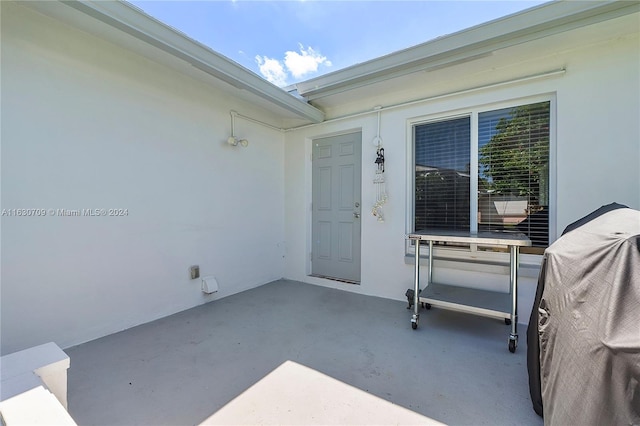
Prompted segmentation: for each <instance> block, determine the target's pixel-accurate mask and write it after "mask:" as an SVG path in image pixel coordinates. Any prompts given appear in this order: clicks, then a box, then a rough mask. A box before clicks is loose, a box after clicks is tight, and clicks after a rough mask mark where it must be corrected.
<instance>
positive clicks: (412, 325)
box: [411, 322, 418, 330]
mask: <svg viewBox="0 0 640 426" xmlns="http://www.w3.org/2000/svg"><path fill="white" fill-rule="evenodd" d="M411 328H413V329H414V330H415V329H416V328H418V323H417V322H412V323H411Z"/></svg>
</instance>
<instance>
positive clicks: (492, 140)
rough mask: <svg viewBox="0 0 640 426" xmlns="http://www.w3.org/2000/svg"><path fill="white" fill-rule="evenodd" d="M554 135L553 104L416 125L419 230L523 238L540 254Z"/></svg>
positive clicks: (544, 236)
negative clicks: (506, 234)
mask: <svg viewBox="0 0 640 426" xmlns="http://www.w3.org/2000/svg"><path fill="white" fill-rule="evenodd" d="M471 129H477V132H474V133H475V134H472V130H471ZM549 135H550V102H548V101H546V102H539V103H534V104H527V105H518V106H514V107H510V108H503V109H497V110H493V111H483V112H473V113H471V114H469V115H468V116H464V117H459V118H452V119H447V120H440V121H433V122H426V123H419V124H415V125H414V126H413V140H414V159H415V181H414V183H415V185H414V188H415V194H414V210H413V211H414V229H415V230H422V229H427V228H429V229H440V230H451V231H460V230H467V231H468V230H470V231H491V230H501V231H513V232H522V233H524V234H526V235H527V236H528V237H529V239H531V241H532V244H533V246H534V247H537V248H538V249H537V250H536V249H534V250H533V252H534V253H542V251H543V250H544V248H545V247H547V246H548V243H549ZM472 153H473V154H472ZM472 155H473V156H475V158H473V159H472ZM472 160H473V161H472Z"/></svg>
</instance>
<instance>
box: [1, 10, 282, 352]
mask: <svg viewBox="0 0 640 426" xmlns="http://www.w3.org/2000/svg"><path fill="white" fill-rule="evenodd" d="M231 109H234V110H237V111H240V112H244V113H247V114H249V115H251V116H253V117H255V118H258V119H260V118H262V119H269V118H270V117H269V116H266V117H265V116H264V112H262V111H260V110H258V109H256V108H254V107H253V106H251V105H248V104H242V103H239V101H237V100H234V99H233V98H232V97H230V96H228V95H225V94H222V93H221V92H218V91H216V90H214V89H212V88H211V87H209V86H207V85H205V84H203V83H201V82H197V81H195V80H192V79H189V78H186V77H184V76H181V75H179V74H178V73H177V72H174V71H172V70H170V69H168V68H166V67H163V66H160V65H157V64H155V63H153V62H151V61H148V60H146V59H143V58H141V57H139V56H137V55H135V54H133V53H130V52H128V51H126V50H123V49H120V48H118V47H115V46H114V45H111V44H109V43H107V42H104V41H102V40H100V39H97V38H95V37H92V36H90V35H87V34H85V33H82V32H80V31H77V30H74V29H71V28H69V27H66V26H65V25H63V24H61V23H59V22H57V21H55V20H52V19H50V18H47V17H44V16H42V15H39V14H38V13H36V12H34V11H32V10H30V9H27V8H24V7H22V6H19V5H16V4H12V3H4V4H3V5H2V206H1V207H2V209H20V208H29V209H46V210H48V209H70V210H75V209H102V208H104V209H110V208H119V209H127V210H128V215H127V216H124V217H53V216H52V215H51V214H47V216H46V217H12V216H3V217H2V234H1V239H2V276H1V278H2V281H1V296H2V298H1V299H2V318H1V319H2V321H1V322H2V330H1V333H0V334H1V336H2V353H10V352H13V351H16V350H20V349H24V348H27V347H30V346H34V345H37V344H41V343H44V342H49V341H55V342H56V343H57V344H58V345H60V346H61V347H63V348H65V347H68V346H71V345H74V344H78V343H81V342H84V341H87V340H91V339H94V338H97V337H100V336H104V335H106V334H110V333H113V332H116V331H119V330H122V329H126V328H129V327H132V326H135V325H137V324H141V323H144V322H148V321H151V320H153V319H156V318H159V317H163V316H166V315H169V314H172V313H175V312H178V311H181V310H184V309H187V308H190V307H193V306H195V305H198V304H202V303H206V302H208V301H211V300H215V299H216V298H219V297H224V296H226V295H230V294H233V293H237V292H239V291H242V290H245V289H248V288H252V287H255V286H258V285H261V284H264V283H266V282H269V281H272V280H274V279H278V278H280V277H282V276H283V270H284V269H283V268H284V263H283V262H284V260H283V253H284V242H283V235H284V230H283V228H284V212H283V207H284V164H283V158H284V154H283V135H282V133H281V132H277V131H272V130H269V129H267V128H264V127H259V126H256V125H254V124H252V123H249V122H246V121H244V122H240V121H238V122H237V123H236V133H237V134H238V135H239V136H242V137H246V138H247V139H249V141H250V145H249V147H248V148H242V147H235V148H234V147H230V146H228V145H226V144H225V141H226V139H227V137H228V136H229V135H230V132H231V124H230V118H229V111H230V110H231ZM196 264H197V265H199V266H200V272H201V275H203V276H204V275H214V276H215V277H217V279H218V282H219V284H220V291H219V292H218V293H217V294H214V295H204V294H203V293H202V292H201V291H200V280H190V278H189V266H190V265H196ZM248 265H250V267H247V266H248Z"/></svg>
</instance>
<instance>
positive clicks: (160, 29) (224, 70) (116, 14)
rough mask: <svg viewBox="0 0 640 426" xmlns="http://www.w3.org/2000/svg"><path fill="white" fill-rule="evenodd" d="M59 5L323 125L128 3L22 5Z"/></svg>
mask: <svg viewBox="0 0 640 426" xmlns="http://www.w3.org/2000/svg"><path fill="white" fill-rule="evenodd" d="M56 3H57V4H62V5H65V6H68V7H70V8H72V9H75V10H77V11H79V12H82V13H84V14H85V15H87V16H90V17H92V18H94V19H97V20H98V21H100V22H103V23H104V24H107V25H109V26H111V27H113V28H115V29H117V30H120V31H122V32H124V33H126V34H128V35H130V36H132V37H135V38H137V39H139V40H141V41H143V42H145V43H148V44H150V45H152V46H154V47H156V48H158V49H160V50H162V51H164V52H166V53H168V54H170V55H172V56H174V57H177V58H179V59H181V60H183V61H185V62H187V63H189V64H190V65H192V66H194V67H195V68H198V69H199V70H201V71H203V72H205V73H207V74H209V75H211V76H213V77H215V78H217V79H219V80H222V81H224V82H226V83H228V84H230V85H232V86H234V87H236V88H238V89H242V90H247V91H248V92H251V93H253V94H255V95H257V96H259V97H261V98H263V99H265V100H267V101H269V102H271V103H273V104H275V105H278V106H279V107H282V108H284V109H285V110H287V111H290V112H292V113H294V114H296V115H297V116H299V117H301V118H304V119H307V120H310V121H312V122H314V123H319V122H322V121H324V119H325V115H324V112H322V111H321V110H319V109H317V108H315V107H314V106H312V105H310V104H308V103H307V102H305V101H304V100H301V99H299V98H296V97H295V96H293V95H291V94H290V93H288V92H286V91H285V90H283V89H281V88H279V87H277V86H275V85H274V84H272V83H270V82H268V81H266V80H264V79H263V78H261V77H259V76H258V75H257V74H255V73H253V72H252V71H249V70H248V69H246V68H244V67H243V66H241V65H239V64H237V63H236V62H234V61H232V60H231V59H228V58H227V57H225V56H223V55H221V54H219V53H217V52H215V51H214V50H213V49H211V48H209V47H207V46H205V45H203V44H202V43H199V42H198V41H196V40H194V39H192V38H190V37H188V36H187V35H186V34H184V33H182V32H180V31H178V30H176V29H174V28H172V27H171V26H169V25H167V24H165V23H163V22H161V21H159V20H157V19H155V18H153V17H152V16H150V15H148V14H147V13H145V12H144V11H142V10H141V9H139V8H138V7H136V6H134V5H132V4H130V3H127V2H125V1H121V0H119V1H91V0H58V1H55V2H51V1H36V2H24V3H22V4H24V5H26V6H30V7H32V8H34V9H36V10H38V11H40V12H42V13H45V14H48V12H49V11H51V8H52V7H56V6H55V4H56ZM63 13H64V12H63Z"/></svg>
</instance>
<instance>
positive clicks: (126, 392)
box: [65, 280, 543, 426]
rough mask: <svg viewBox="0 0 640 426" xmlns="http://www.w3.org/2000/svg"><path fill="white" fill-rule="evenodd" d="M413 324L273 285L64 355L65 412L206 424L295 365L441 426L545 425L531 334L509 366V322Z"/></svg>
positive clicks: (300, 288)
mask: <svg viewBox="0 0 640 426" xmlns="http://www.w3.org/2000/svg"><path fill="white" fill-rule="evenodd" d="M345 285H346V284H345ZM521 314H522V313H521ZM527 315H528V313H527ZM410 316H411V315H410V311H408V310H407V309H406V303H403V302H398V301H392V300H386V299H381V298H376V297H368V296H362V295H357V294H353V293H350V292H345V291H340V290H335V289H329V288H324V287H319V286H314V285H309V284H304V283H300V282H295V281H287V280H279V281H275V282H272V283H269V284H266V285H264V286H261V287H258V288H256V289H252V290H249V291H245V292H243V293H239V294H236V295H233V296H230V297H227V298H224V299H220V300H217V301H214V302H211V303H208V304H206V305H202V306H199V307H196V308H193V309H189V310H187V311H184V312H181V313H178V314H175V315H172V316H170V317H166V318H163V319H160V320H157V321H154V322H151V323H148V324H144V325H141V326H138V327H135V328H132V329H129V330H126V331H123V332H120V333H116V334H113V335H110V336H106V337H104V338H101V339H97V340H94V341H91V342H88V343H85V344H82V345H79V346H76V347H73V348H69V349H67V350H66V351H65V352H66V353H67V354H68V355H69V356H70V358H71V368H70V369H69V376H68V380H69V382H68V400H69V412H70V413H71V415H72V417H73V418H74V419H75V421H76V422H77V423H78V424H80V425H133V424H138V425H192V424H199V423H201V422H203V421H205V419H207V418H208V417H209V416H211V415H212V414H213V413H215V412H216V411H218V410H219V409H220V408H222V407H223V406H225V404H227V403H228V402H229V401H231V400H233V399H234V398H236V397H237V396H238V395H240V394H242V393H243V392H244V391H245V390H247V389H248V388H250V387H251V386H252V385H254V384H256V383H258V382H259V381H260V380H261V379H263V378H264V377H265V376H266V375H268V374H269V373H270V372H272V371H273V370H274V369H276V368H277V367H278V366H280V365H281V364H283V363H285V362H286V361H294V362H295V363H298V364H301V365H303V366H306V367H309V368H311V369H313V370H316V371H318V372H320V373H323V374H324V375H327V376H329V377H331V378H334V379H337V380H339V381H341V382H344V383H346V384H348V385H351V386H353V387H356V388H358V389H361V390H363V391H365V392H367V393H369V394H371V395H374V396H376V397H379V398H382V399H384V400H387V401H390V402H392V403H394V404H397V405H399V406H401V407H404V408H407V409H409V410H411V411H414V412H416V413H419V414H422V415H424V416H426V417H429V418H431V419H433V420H436V421H438V422H442V423H446V424H450V425H535V426H540V425H542V424H543V421H542V419H541V418H540V417H538V416H537V415H536V414H535V413H534V411H533V409H532V408H531V401H530V399H529V393H528V376H527V369H526V339H525V332H526V328H525V327H524V326H521V327H520V329H519V334H520V342H519V344H520V346H519V348H518V350H517V352H516V353H515V354H511V353H509V351H508V350H507V338H508V334H509V330H508V327H507V326H505V325H504V323H503V322H502V321H498V320H493V319H487V318H480V317H475V316H470V315H465V314H458V313H454V312H447V311H442V310H438V309H436V308H433V309H431V310H430V311H425V310H423V311H422V314H421V317H420V327H419V328H418V329H417V330H415V331H414V330H412V329H411V327H410V323H409V320H410ZM238 423H242V419H238Z"/></svg>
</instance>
